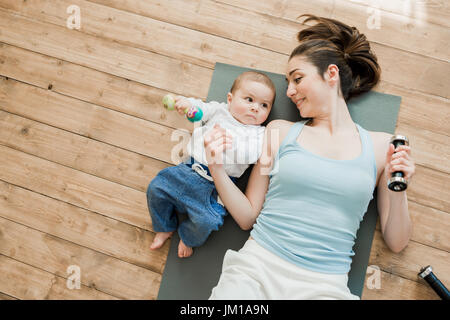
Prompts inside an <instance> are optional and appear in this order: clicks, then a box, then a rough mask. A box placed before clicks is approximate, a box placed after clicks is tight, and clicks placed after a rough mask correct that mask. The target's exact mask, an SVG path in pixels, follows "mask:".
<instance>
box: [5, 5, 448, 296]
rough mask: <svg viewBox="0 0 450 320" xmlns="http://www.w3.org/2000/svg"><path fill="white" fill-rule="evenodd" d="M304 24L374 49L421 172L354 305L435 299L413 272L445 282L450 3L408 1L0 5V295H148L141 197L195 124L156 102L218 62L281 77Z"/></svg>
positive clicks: (155, 256)
mask: <svg viewBox="0 0 450 320" xmlns="http://www.w3.org/2000/svg"><path fill="white" fill-rule="evenodd" d="M71 5H76V6H78V7H79V8H80V14H81V15H80V17H81V28H80V29H79V30H76V29H70V28H68V27H67V20H68V18H69V16H70V14H69V13H67V8H68V7H69V6H71ZM303 13H312V14H317V15H322V16H325V17H331V18H336V19H339V20H341V21H343V22H345V23H349V24H352V25H355V26H357V27H358V28H359V29H360V30H361V31H362V32H363V33H365V34H366V35H367V37H368V38H369V39H370V40H371V44H372V47H373V50H374V51H375V53H376V54H377V56H378V58H379V61H380V64H381V67H382V81H381V83H380V85H379V86H378V87H377V88H376V91H379V92H384V93H390V94H394V95H400V96H402V104H401V107H400V114H399V119H398V124H397V128H396V132H397V133H401V134H405V135H407V136H409V138H410V140H411V145H412V148H413V154H414V157H415V160H416V163H417V172H416V176H415V177H414V179H413V181H412V184H411V185H410V188H409V189H408V199H409V209H410V214H411V218H412V220H413V223H414V232H413V236H412V239H411V241H410V243H409V245H408V247H407V248H406V249H405V250H404V251H402V252H401V253H399V254H394V253H392V252H391V251H390V250H389V249H388V248H387V247H386V245H385V244H384V241H383V239H382V236H381V232H380V227H379V225H378V226H377V231H376V232H375V236H374V241H373V246H372V251H371V255H370V261H369V265H370V266H376V267H378V268H379V270H380V274H379V276H380V286H379V287H375V288H374V287H373V286H371V285H369V284H370V283H373V276H374V274H373V273H371V272H368V274H367V276H366V280H367V283H368V285H366V286H365V289H364V292H363V297H362V298H363V299H438V296H437V295H436V294H435V293H434V292H433V291H432V290H431V289H430V288H429V287H428V285H427V284H426V283H425V282H424V281H423V280H421V279H419V278H418V276H417V273H418V271H419V270H420V268H421V267H422V266H425V265H428V264H431V265H432V266H433V268H434V269H435V273H436V274H437V275H438V277H439V278H440V279H441V281H442V282H443V283H444V284H446V285H447V286H450V254H449V251H450V232H449V231H450V189H449V187H448V186H449V185H450V166H449V163H450V162H449V160H450V145H449V136H450V125H449V123H450V104H449V98H450V64H449V57H450V23H449V21H450V5H449V3H448V1H418V0H411V1H401V0H391V1H381V0H380V1H378V2H374V1H369V0H317V1H306V0H305V1H300V0H265V1H260V0H247V1H243V0H217V1H213V0H165V1H156V0H127V1H124V0H89V1H86V0H58V1H53V0H27V1H25V0H24V1H17V0H0V155H1V157H0V299H155V298H156V297H157V294H158V290H159V286H160V282H161V275H162V272H163V270H164V266H165V262H166V257H167V253H168V248H169V243H167V244H165V245H164V247H163V248H162V249H161V250H159V251H150V249H149V246H150V243H151V242H152V239H153V237H154V232H153V230H152V225H151V221H150V218H149V215H148V212H147V205H146V198H145V190H146V187H147V185H148V183H149V181H150V180H151V179H152V178H153V177H154V176H155V175H156V174H157V172H158V171H160V170H161V169H163V168H165V167H167V166H170V165H173V161H172V159H173V154H172V153H173V152H174V150H175V149H176V148H175V147H176V146H177V145H178V143H179V141H180V140H178V139H171V137H172V135H174V134H175V135H177V134H179V135H180V136H179V139H183V140H182V141H186V137H187V136H188V134H189V132H190V131H192V129H193V127H192V124H191V123H189V122H188V121H185V120H184V119H182V118H181V117H179V116H178V115H177V114H175V113H170V112H166V111H165V110H164V109H163V108H161V104H160V101H161V97H162V96H163V95H164V94H166V93H168V92H170V93H173V94H183V95H187V96H194V97H198V98H202V99H205V98H206V94H207V92H208V88H209V83H210V80H211V76H212V73H213V68H214V63H215V62H224V63H230V64H234V65H239V66H243V67H252V68H258V69H262V70H266V71H271V72H276V73H284V72H285V70H284V68H285V65H286V62H287V58H288V55H289V53H290V51H291V50H292V49H293V48H294V47H295V46H296V41H295V35H296V33H297V32H298V31H299V30H301V28H304V26H302V25H301V24H300V23H299V22H298V21H297V20H296V19H297V17H298V16H299V15H300V14H303ZM374 17H378V18H379V20H378V22H379V28H378V29H377V28H373V26H374V22H377V20H376V19H374ZM177 129H182V130H181V131H180V130H177ZM173 140H177V141H173ZM175 151H176V152H179V151H180V150H175ZM69 266H78V267H79V268H80V271H81V284H80V289H69V287H68V286H67V282H68V280H69V282H70V280H71V279H73V278H72V274H71V272H68V267H69ZM371 270H373V268H372V269H371Z"/></svg>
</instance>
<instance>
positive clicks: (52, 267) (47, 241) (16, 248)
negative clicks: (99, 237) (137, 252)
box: [0, 218, 161, 300]
mask: <svg viewBox="0 0 450 320" xmlns="http://www.w3.org/2000/svg"><path fill="white" fill-rule="evenodd" d="M0 234H1V241H0V253H1V254H3V255H5V256H8V257H10V258H13V259H14V260H18V261H20V262H23V263H25V264H27V265H30V266H33V267H36V268H39V269H41V270H44V271H47V272H49V273H51V274H55V275H57V276H59V277H62V278H66V279H67V278H68V277H69V276H70V275H71V273H67V269H68V268H69V267H70V266H76V267H78V268H79V270H80V283H81V284H83V285H85V286H87V287H90V288H95V289H97V290H98V291H101V292H103V293H106V294H109V295H112V296H114V297H118V298H121V299H152V300H154V299H156V297H157V295H158V289H159V285H160V282H161V275H160V274H158V273H155V272H152V271H150V270H148V269H144V268H141V267H138V266H135V265H132V264H130V263H127V262H124V261H121V260H119V259H117V258H114V257H111V256H108V255H106V254H103V253H100V252H97V251H94V250H91V249H88V248H85V247H82V246H79V245H77V244H75V243H72V242H69V241H66V240H62V239H60V238H57V237H54V236H52V235H49V234H46V233H43V232H40V231H37V230H34V229H32V228H29V227H26V226H23V225H20V224H17V223H14V222H12V221H9V220H7V219H4V218H0Z"/></svg>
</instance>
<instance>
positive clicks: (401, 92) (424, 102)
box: [376, 81, 450, 136]
mask: <svg viewBox="0 0 450 320" xmlns="http://www.w3.org/2000/svg"><path fill="white" fill-rule="evenodd" d="M376 91H379V92H383V93H388V94H393V95H397V96H400V97H402V102H401V106H400V111H399V114H398V120H397V124H407V125H410V126H412V127H417V128H422V129H425V130H428V131H432V132H436V133H439V134H442V135H447V136H450V126H449V125H448V124H449V123H450V100H449V99H445V98H441V97H437V96H432V95H428V94H424V93H420V92H417V91H413V90H408V89H406V88H401V87H398V86H395V85H392V84H390V83H387V82H385V81H381V82H380V83H379V84H378V86H377V87H376Z"/></svg>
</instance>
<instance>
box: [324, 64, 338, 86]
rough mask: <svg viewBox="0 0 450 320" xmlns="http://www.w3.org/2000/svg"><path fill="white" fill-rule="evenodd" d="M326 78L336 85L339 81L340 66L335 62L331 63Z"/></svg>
mask: <svg viewBox="0 0 450 320" xmlns="http://www.w3.org/2000/svg"><path fill="white" fill-rule="evenodd" d="M325 76H326V79H327V80H328V81H329V82H330V84H332V85H334V84H336V83H338V81H339V68H338V66H337V65H335V64H330V65H329V66H328V69H327V71H326V73H325Z"/></svg>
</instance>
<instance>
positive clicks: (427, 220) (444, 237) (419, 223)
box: [376, 200, 450, 252]
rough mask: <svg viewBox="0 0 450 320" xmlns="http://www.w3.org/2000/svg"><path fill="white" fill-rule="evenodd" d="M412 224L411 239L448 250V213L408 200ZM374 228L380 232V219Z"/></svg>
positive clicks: (449, 217)
mask: <svg viewBox="0 0 450 320" xmlns="http://www.w3.org/2000/svg"><path fill="white" fill-rule="evenodd" d="M408 210H409V215H410V218H411V222H412V225H413V232H412V235H411V240H412V241H414V242H417V243H420V244H423V245H426V246H429V247H433V248H436V249H439V250H444V251H447V252H449V251H450V234H449V232H448V230H450V214H449V213H448V212H443V211H440V210H436V209H433V208H430V207H426V206H423V205H421V204H419V203H416V202H414V201H411V200H408ZM376 230H378V231H380V232H381V225H380V219H378V221H377V224H376Z"/></svg>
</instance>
